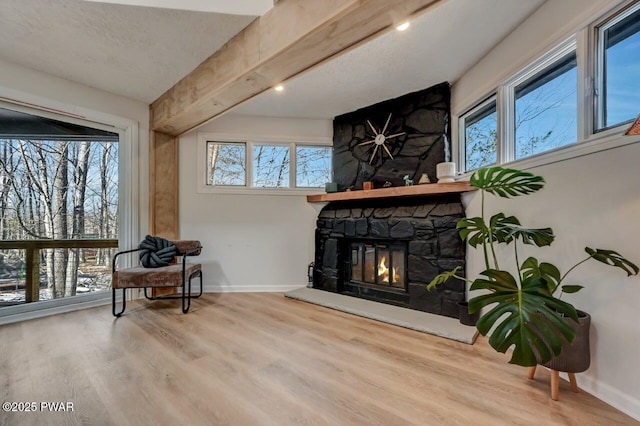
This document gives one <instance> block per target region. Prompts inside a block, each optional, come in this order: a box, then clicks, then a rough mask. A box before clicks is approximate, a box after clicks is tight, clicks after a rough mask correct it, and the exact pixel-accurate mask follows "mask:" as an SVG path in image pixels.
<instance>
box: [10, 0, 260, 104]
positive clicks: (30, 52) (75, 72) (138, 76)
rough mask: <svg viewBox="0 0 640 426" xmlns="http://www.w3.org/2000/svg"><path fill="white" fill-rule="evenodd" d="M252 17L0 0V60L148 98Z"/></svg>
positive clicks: (74, 0)
mask: <svg viewBox="0 0 640 426" xmlns="http://www.w3.org/2000/svg"><path fill="white" fill-rule="evenodd" d="M254 19H255V16H246V15H245V16H240V15H228V14H218V13H205V12H190V11H182V10H173V9H161V8H157V7H152V8H147V7H138V6H123V5H115V4H104V3H95V2H87V1H82V0H0V59H3V60H6V61H8V62H13V63H17V64H20V65H23V66H26V67H29V68H32V69H35V70H38V71H42V72H45V73H48V74H52V75H55V76H58V77H62V78H65V79H68V80H72V81H75V82H78V83H82V84H85V85H88V86H91V87H95V88H98V89H102V90H105V91H108V92H111V93H115V94H118V95H122V96H126V97H128V98H132V99H135V100H139V101H142V102H145V103H151V102H152V101H154V100H155V99H156V98H158V97H159V96H160V95H161V94H162V93H164V92H165V91H166V90H167V89H169V88H170V87H171V86H173V85H174V84H175V83H176V82H177V81H178V80H180V79H181V78H182V77H184V76H185V75H187V74H188V73H189V72H191V71H192V70H193V69H194V68H195V67H196V66H197V65H198V64H200V62H202V61H203V60H204V59H206V58H207V57H209V56H210V55H211V54H212V53H213V52H215V51H216V50H218V49H219V48H220V47H222V46H223V45H224V43H226V42H227V41H228V40H229V39H230V38H231V37H233V36H234V35H235V34H236V33H238V32H239V31H240V30H242V29H243V28H244V27H245V26H247V25H248V24H249V23H250V22H251V21H253V20H254Z"/></svg>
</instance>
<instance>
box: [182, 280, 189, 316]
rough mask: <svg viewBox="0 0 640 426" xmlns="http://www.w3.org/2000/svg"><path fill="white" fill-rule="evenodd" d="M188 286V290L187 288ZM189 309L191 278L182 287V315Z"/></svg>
mask: <svg viewBox="0 0 640 426" xmlns="http://www.w3.org/2000/svg"><path fill="white" fill-rule="evenodd" d="M187 286H188V288H187ZM189 308H191V278H189V281H188V282H187V283H185V284H183V285H182V313H183V314H186V313H187V312H189Z"/></svg>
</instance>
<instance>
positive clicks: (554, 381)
mask: <svg viewBox="0 0 640 426" xmlns="http://www.w3.org/2000/svg"><path fill="white" fill-rule="evenodd" d="M536 367H537V365H534V366H533V367H529V375H528V377H529V380H533V376H535V374H536ZM567 374H568V375H569V382H570V383H571V390H572V391H574V392H575V393H578V392H579V391H580V389H579V388H578V382H576V374H575V373H567ZM559 393H560V372H559V371H557V370H551V399H553V400H554V401H557V400H558V394H559Z"/></svg>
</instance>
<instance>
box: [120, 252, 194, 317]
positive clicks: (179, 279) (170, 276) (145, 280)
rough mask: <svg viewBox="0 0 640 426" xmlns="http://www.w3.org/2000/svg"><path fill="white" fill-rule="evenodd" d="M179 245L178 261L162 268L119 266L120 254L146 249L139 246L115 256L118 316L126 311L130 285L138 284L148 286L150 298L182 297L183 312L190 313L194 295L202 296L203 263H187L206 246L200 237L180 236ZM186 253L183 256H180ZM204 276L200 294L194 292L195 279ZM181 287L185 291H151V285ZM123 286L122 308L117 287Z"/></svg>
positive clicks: (145, 292)
mask: <svg viewBox="0 0 640 426" xmlns="http://www.w3.org/2000/svg"><path fill="white" fill-rule="evenodd" d="M172 243H173V244H175V246H176V249H177V256H176V258H175V259H174V261H176V263H172V264H170V265H168V266H161V267H159V268H145V267H143V266H141V265H140V266H135V267H133V268H125V269H117V259H118V256H120V255H123V254H126V253H133V252H137V251H140V250H142V249H141V248H136V249H132V250H125V251H121V252H118V253H116V254H115V256H113V263H112V276H111V289H112V292H113V293H112V300H111V308H112V313H113V315H114V316H115V317H119V316H120V315H122V314H123V313H124V310H125V309H126V306H127V300H126V294H125V292H126V289H128V288H136V289H140V288H142V289H144V297H145V298H147V299H148V300H161V299H182V312H183V313H185V314H186V313H187V312H188V311H189V308H190V307H191V299H192V298H193V299H197V298H198V297H200V296H202V266H201V264H200V263H187V257H190V256H198V255H200V252H201V250H202V245H201V244H200V241H196V240H179V241H172ZM180 257H182V259H179V258H180ZM196 277H198V278H200V292H199V293H198V294H197V295H192V294H191V280H192V279H193V278H196ZM171 287H174V288H177V287H180V288H181V289H182V292H181V294H178V295H168V296H155V295H153V294H152V295H149V294H148V289H149V288H154V289H157V288H171ZM119 289H122V309H121V310H120V311H119V312H117V311H116V291H117V290H119Z"/></svg>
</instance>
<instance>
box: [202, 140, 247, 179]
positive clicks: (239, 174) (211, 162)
mask: <svg viewBox="0 0 640 426" xmlns="http://www.w3.org/2000/svg"><path fill="white" fill-rule="evenodd" d="M245 150H246V147H245V144H241V143H222V142H208V143H207V184H208V185H220V186H244V185H246V183H247V182H246V180H247V178H246V160H245Z"/></svg>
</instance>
